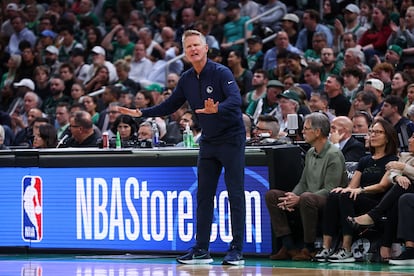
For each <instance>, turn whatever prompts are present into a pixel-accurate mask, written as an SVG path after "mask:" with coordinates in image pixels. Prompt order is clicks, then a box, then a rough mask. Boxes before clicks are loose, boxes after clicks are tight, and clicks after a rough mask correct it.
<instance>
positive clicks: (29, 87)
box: [13, 79, 35, 93]
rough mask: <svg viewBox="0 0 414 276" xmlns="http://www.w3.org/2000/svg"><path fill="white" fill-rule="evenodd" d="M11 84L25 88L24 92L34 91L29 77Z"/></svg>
mask: <svg viewBox="0 0 414 276" xmlns="http://www.w3.org/2000/svg"><path fill="white" fill-rule="evenodd" d="M13 85H14V87H16V88H17V89H19V88H23V89H26V90H25V91H24V93H26V92H27V91H34V90H35V84H34V82H33V81H32V80H31V79H21V80H20V81H19V82H16V83H14V84H13Z"/></svg>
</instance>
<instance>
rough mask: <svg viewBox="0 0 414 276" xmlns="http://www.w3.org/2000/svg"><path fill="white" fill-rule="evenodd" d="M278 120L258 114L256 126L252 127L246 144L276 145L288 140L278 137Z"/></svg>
mask: <svg viewBox="0 0 414 276" xmlns="http://www.w3.org/2000/svg"><path fill="white" fill-rule="evenodd" d="M279 130H280V126H279V122H278V121H277V119H276V118H275V117H274V116H271V115H260V116H259V118H258V121H257V124H256V126H255V127H254V128H253V131H252V134H253V137H252V139H250V140H249V141H248V142H247V143H246V145H248V146H264V145H278V144H283V143H286V142H287V141H290V140H288V139H286V138H285V137H282V138H280V137H279Z"/></svg>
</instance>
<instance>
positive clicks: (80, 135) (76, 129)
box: [62, 111, 100, 148]
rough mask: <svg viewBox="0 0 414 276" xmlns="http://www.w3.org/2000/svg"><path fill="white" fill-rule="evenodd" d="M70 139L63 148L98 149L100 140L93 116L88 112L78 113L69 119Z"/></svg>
mask: <svg viewBox="0 0 414 276" xmlns="http://www.w3.org/2000/svg"><path fill="white" fill-rule="evenodd" d="M69 122H70V125H69V128H70V132H71V133H72V137H70V138H69V139H68V140H67V142H66V143H65V144H63V145H62V147H66V148H69V147H73V148H84V147H97V141H98V139H99V138H100V137H99V135H98V133H97V132H96V131H95V130H94V128H93V124H92V118H91V115H90V114H89V113H88V112H87V111H77V112H75V114H73V116H71V117H70V119H69Z"/></svg>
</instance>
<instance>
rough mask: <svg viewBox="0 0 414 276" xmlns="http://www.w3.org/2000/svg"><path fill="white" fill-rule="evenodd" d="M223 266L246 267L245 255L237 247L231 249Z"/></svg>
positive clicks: (225, 257)
mask: <svg viewBox="0 0 414 276" xmlns="http://www.w3.org/2000/svg"><path fill="white" fill-rule="evenodd" d="M222 264H223V265H244V258H243V254H242V253H241V251H240V250H238V249H237V248H236V247H231V248H230V249H229V251H227V254H226V256H224V259H223V263H222Z"/></svg>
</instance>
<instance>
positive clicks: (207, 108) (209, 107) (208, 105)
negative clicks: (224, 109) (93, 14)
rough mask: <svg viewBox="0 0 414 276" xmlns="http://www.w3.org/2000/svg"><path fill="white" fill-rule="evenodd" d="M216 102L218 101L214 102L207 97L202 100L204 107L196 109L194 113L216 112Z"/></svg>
mask: <svg viewBox="0 0 414 276" xmlns="http://www.w3.org/2000/svg"><path fill="white" fill-rule="evenodd" d="M218 104H219V102H216V103H214V100H213V99H211V98H208V99H207V100H205V101H204V108H202V109H196V111H195V112H196V113H203V114H213V113H217V112H218Z"/></svg>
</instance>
